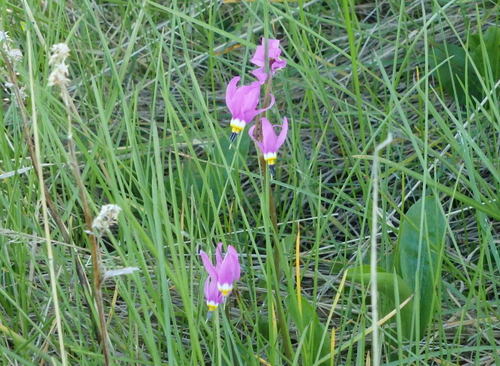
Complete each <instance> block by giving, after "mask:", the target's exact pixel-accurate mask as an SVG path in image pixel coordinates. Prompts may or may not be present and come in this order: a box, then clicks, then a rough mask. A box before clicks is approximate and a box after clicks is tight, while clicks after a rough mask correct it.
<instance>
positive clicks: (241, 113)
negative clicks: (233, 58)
mask: <svg viewBox="0 0 500 366" xmlns="http://www.w3.org/2000/svg"><path fill="white" fill-rule="evenodd" d="M239 81H240V77H239V76H236V77H234V78H232V79H231V81H230V82H229V84H227V88H226V104H227V107H228V108H229V111H230V112H231V123H230V126H231V132H232V133H231V137H230V139H231V141H234V139H235V138H236V136H237V135H238V134H239V133H240V132H241V131H242V130H243V129H244V128H245V125H246V124H247V123H250V122H251V121H252V120H253V118H254V117H255V116H256V115H258V114H260V113H262V112H264V111H265V110H267V109H269V108H271V107H272V106H273V104H274V96H272V95H271V102H270V103H269V105H268V106H267V107H265V108H261V109H257V106H258V104H259V97H260V84H259V83H258V82H257V81H254V82H253V83H251V84H250V85H243V86H240V87H238V86H237V84H238V82H239Z"/></svg>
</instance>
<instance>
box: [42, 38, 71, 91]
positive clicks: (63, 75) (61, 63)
mask: <svg viewBox="0 0 500 366" xmlns="http://www.w3.org/2000/svg"><path fill="white" fill-rule="evenodd" d="M51 51H52V54H51V55H50V59H49V65H51V66H53V69H52V72H51V73H50V75H49V80H48V83H47V85H48V86H53V85H57V86H60V87H62V86H64V85H66V84H67V83H68V82H69V79H68V74H69V69H68V65H66V58H67V57H68V56H69V51H70V50H69V47H68V45H67V44H66V43H58V44H55V45H53V46H52V48H51Z"/></svg>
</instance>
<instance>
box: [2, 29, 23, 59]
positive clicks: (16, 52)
mask: <svg viewBox="0 0 500 366" xmlns="http://www.w3.org/2000/svg"><path fill="white" fill-rule="evenodd" d="M0 47H1V48H2V50H3V52H5V54H6V55H7V58H8V60H9V62H10V63H11V64H12V65H15V64H16V63H18V62H19V61H21V60H22V58H23V53H22V52H21V50H20V49H19V48H12V40H11V39H10V37H9V35H8V34H7V32H4V31H0Z"/></svg>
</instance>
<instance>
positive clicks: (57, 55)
mask: <svg viewBox="0 0 500 366" xmlns="http://www.w3.org/2000/svg"><path fill="white" fill-rule="evenodd" d="M50 50H51V51H52V54H51V55H50V59H49V65H57V64H62V63H64V61H66V58H67V57H68V56H69V47H68V45H67V44H66V43H57V44H55V45H53V46H52V48H51V49H50Z"/></svg>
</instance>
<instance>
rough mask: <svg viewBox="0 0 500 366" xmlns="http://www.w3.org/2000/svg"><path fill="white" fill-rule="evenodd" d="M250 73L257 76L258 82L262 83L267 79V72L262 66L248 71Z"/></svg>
mask: <svg viewBox="0 0 500 366" xmlns="http://www.w3.org/2000/svg"><path fill="white" fill-rule="evenodd" d="M250 73H251V74H252V75H253V76H255V77H256V78H257V80H258V81H259V83H260V84H264V83H265V82H266V80H267V72H266V70H265V69H264V67H259V68H258V69H255V70H252V71H250Z"/></svg>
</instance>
